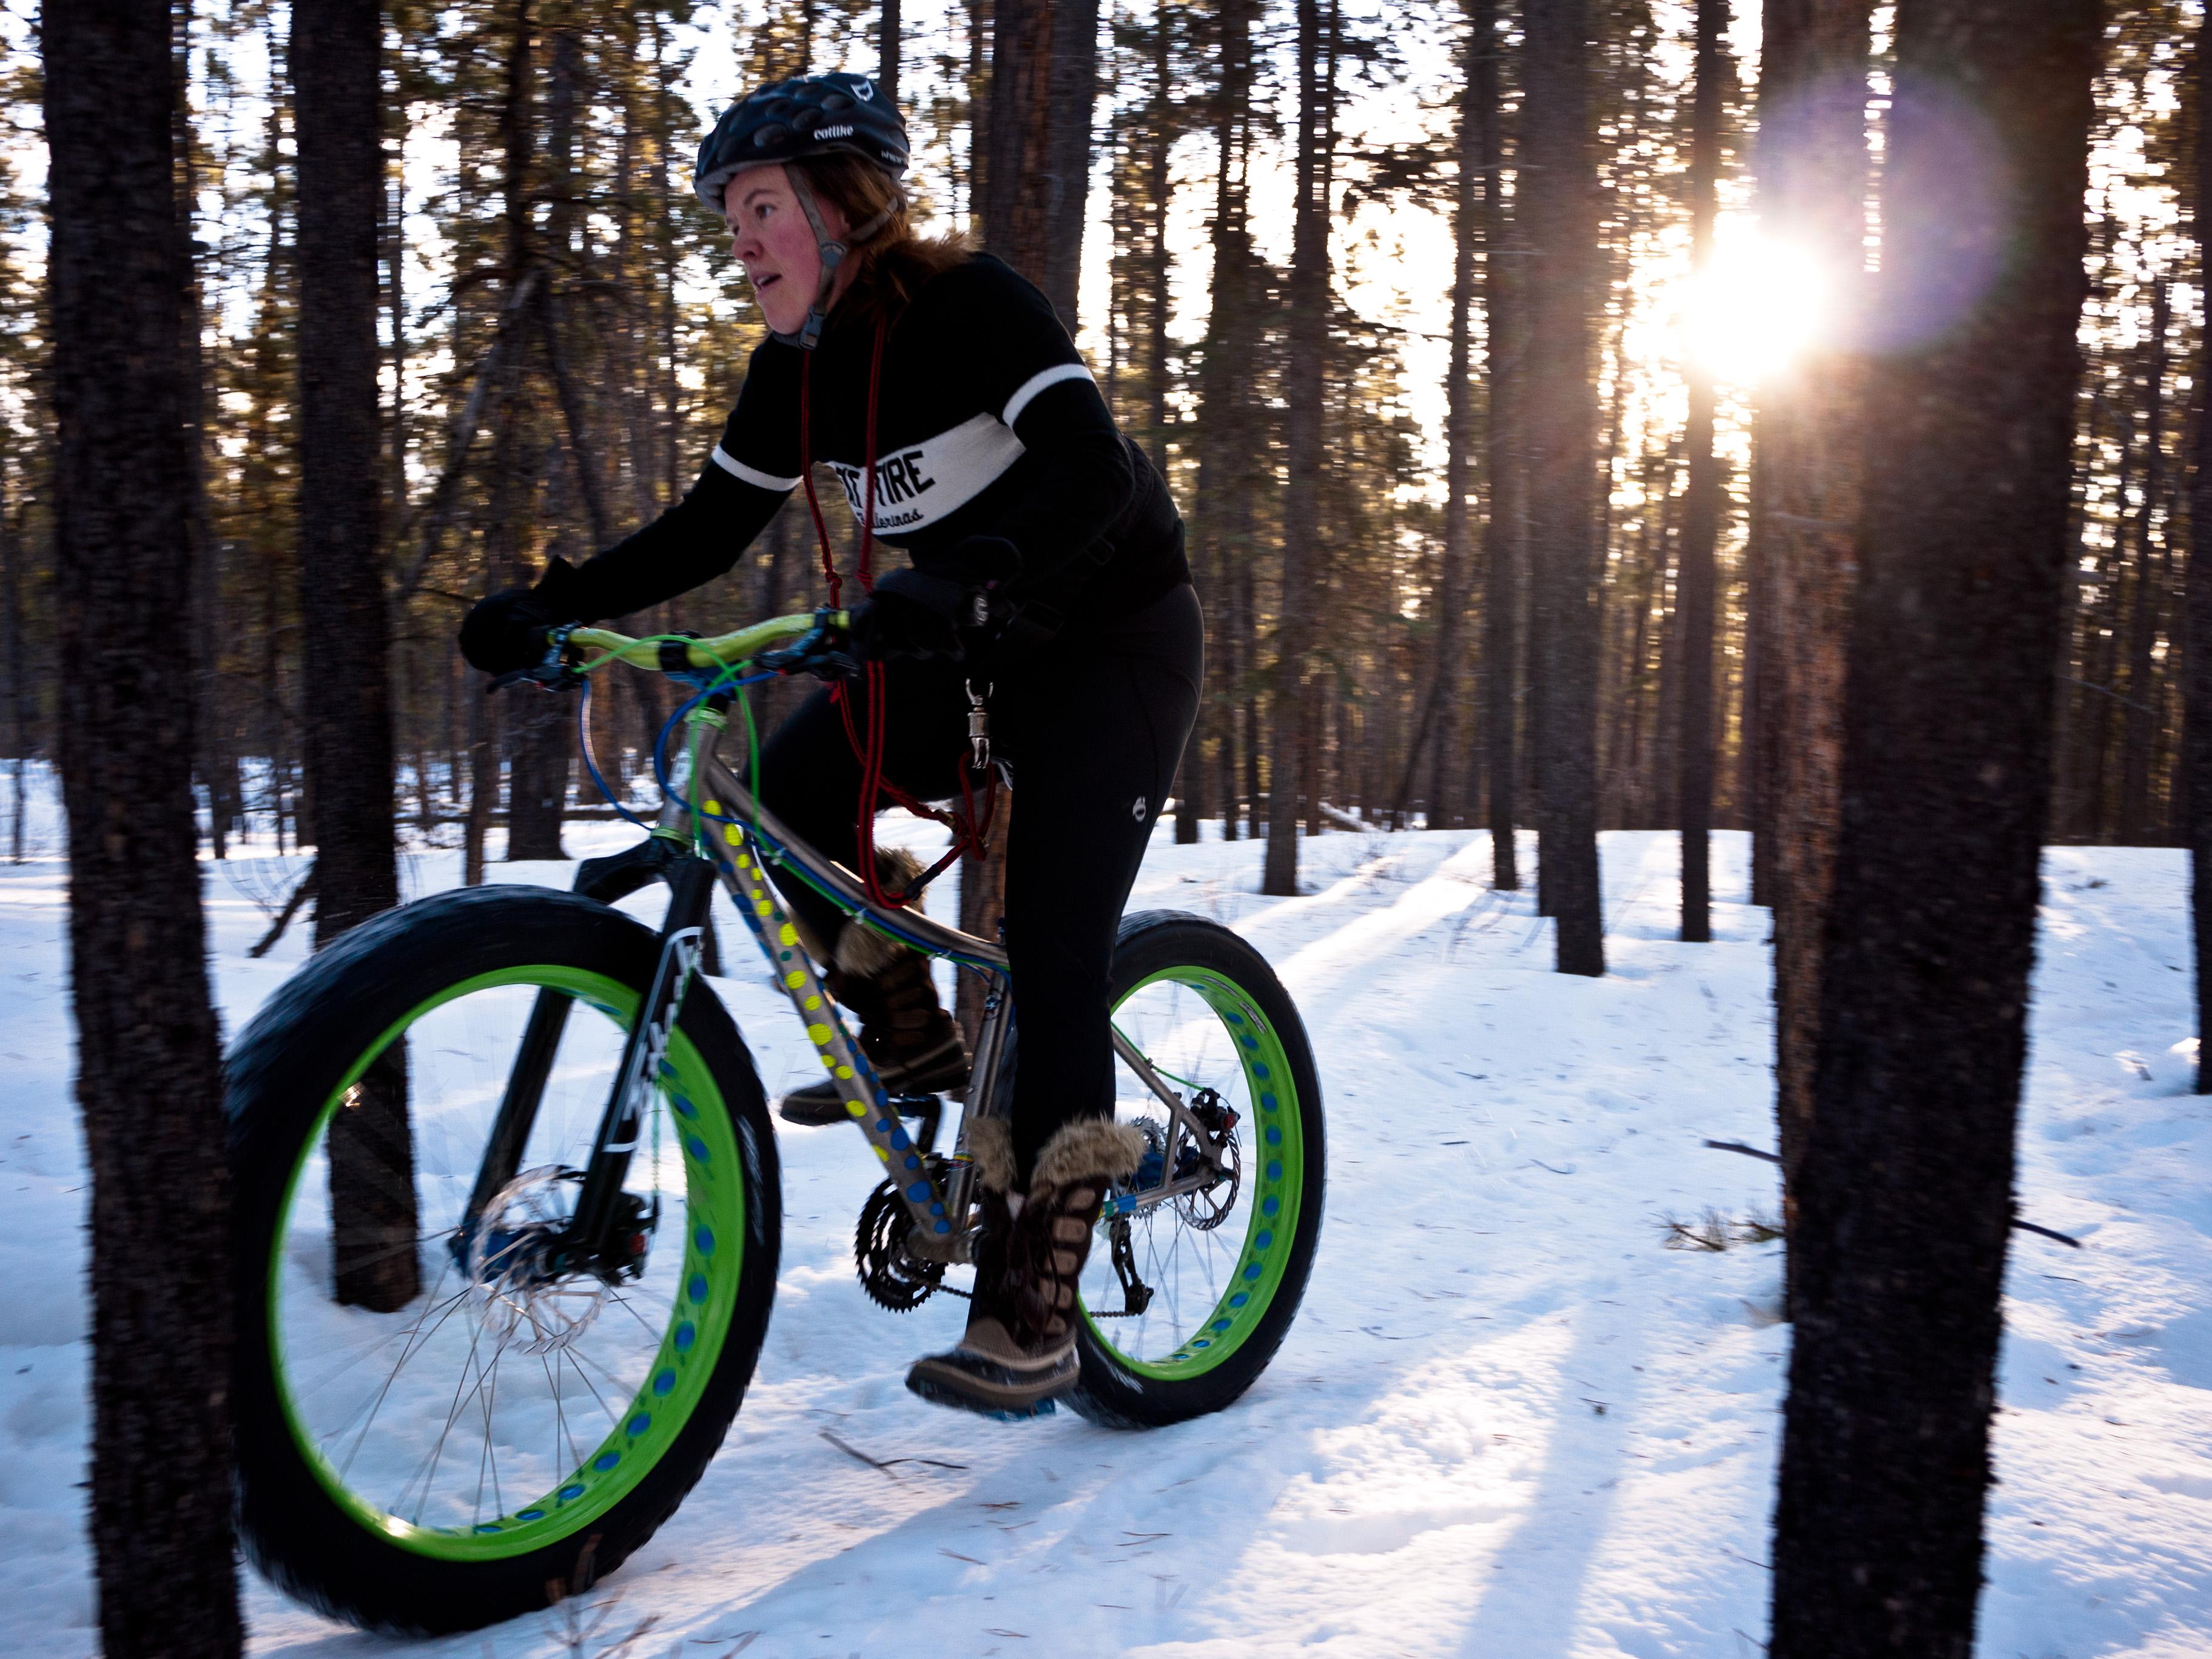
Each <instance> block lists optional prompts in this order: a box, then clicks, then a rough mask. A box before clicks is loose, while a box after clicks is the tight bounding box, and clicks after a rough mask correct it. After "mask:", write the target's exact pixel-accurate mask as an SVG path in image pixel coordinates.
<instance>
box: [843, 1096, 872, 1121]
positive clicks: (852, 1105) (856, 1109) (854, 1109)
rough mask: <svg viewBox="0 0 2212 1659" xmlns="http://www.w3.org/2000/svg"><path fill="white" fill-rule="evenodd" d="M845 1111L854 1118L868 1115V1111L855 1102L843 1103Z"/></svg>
mask: <svg viewBox="0 0 2212 1659" xmlns="http://www.w3.org/2000/svg"><path fill="white" fill-rule="evenodd" d="M845 1109H846V1110H847V1111H848V1112H850V1113H851V1114H852V1115H854V1117H866V1116H867V1115H868V1109H867V1108H866V1106H864V1105H862V1104H861V1103H860V1102H859V1101H857V1100H848V1101H847V1102H846V1103H845Z"/></svg>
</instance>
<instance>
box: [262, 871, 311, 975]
mask: <svg viewBox="0 0 2212 1659" xmlns="http://www.w3.org/2000/svg"><path fill="white" fill-rule="evenodd" d="M314 889H315V866H313V865H312V864H311V865H309V866H307V874H306V875H304V876H302V877H301V878H300V884H299V885H298V886H297V887H295V888H294V889H293V890H292V896H291V897H289V898H288V899H286V900H285V901H284V908H283V909H282V910H281V911H279V912H278V913H277V915H276V921H273V922H271V923H270V925H269V931H268V932H267V933H264V934H263V935H262V936H261V942H260V943H259V944H258V945H255V946H254V947H253V948H252V950H250V951H247V952H246V955H247V956H249V957H252V958H253V959H254V960H255V961H257V962H258V961H259V960H260V959H261V958H262V957H265V956H267V955H268V954H269V952H270V950H271V949H273V948H274V947H275V945H276V941H277V940H278V939H282V938H283V937H284V930H285V929H286V928H288V927H290V926H291V925H292V918H293V917H294V916H296V915H299V914H300V907H301V905H302V904H304V903H306V902H307V896H308V894H310V893H312V892H313V891H314Z"/></svg>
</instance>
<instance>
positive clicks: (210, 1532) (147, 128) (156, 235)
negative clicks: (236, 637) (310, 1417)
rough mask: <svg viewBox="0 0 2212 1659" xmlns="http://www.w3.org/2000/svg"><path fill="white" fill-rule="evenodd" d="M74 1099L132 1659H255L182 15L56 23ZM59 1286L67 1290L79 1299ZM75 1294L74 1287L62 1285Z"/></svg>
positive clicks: (60, 532) (59, 532) (54, 147)
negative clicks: (227, 1119)
mask: <svg viewBox="0 0 2212 1659" xmlns="http://www.w3.org/2000/svg"><path fill="white" fill-rule="evenodd" d="M40 40H41V47H42V52H43V70H44V82H45V86H44V100H45V117H46V144H47V154H48V156H49V169H50V170H49V172H48V174H47V191H48V201H49V204H50V210H51V218H50V225H51V241H50V244H49V250H48V267H47V269H48V276H49V279H50V283H51V288H50V290H49V291H50V294H51V296H52V340H53V355H52V392H53V398H54V410H55V430H56V432H57V435H58V445H57V455H56V472H55V489H54V564H55V570H54V575H55V586H56V589H57V597H58V601H59V603H58V610H59V612H60V620H61V627H60V636H59V641H58V645H59V652H58V655H59V658H60V665H61V685H60V696H59V697H58V707H59V720H60V727H59V732H58V739H59V740H58V743H57V744H56V752H57V753H58V754H59V755H60V756H62V757H64V766H63V776H62V790H63V799H64V805H66V807H67V808H68V812H69V860H70V907H69V933H70V1005H71V1012H72V1014H73V1015H74V1018H75V1019H76V1032H77V1048H76V1066H77V1076H76V1094H77V1101H78V1104H79V1106H80V1108H81V1109H82V1112H83V1115H84V1138H85V1144H86V1146H87V1147H88V1149H89V1152H90V1157H91V1161H92V1206H91V1207H92V1237H93V1240H94V1248H93V1249H92V1252H91V1257H92V1297H93V1353H92V1412H93V1425H92V1481H91V1486H92V1502H91V1517H90V1519H91V1531H92V1541H93V1551H94V1576H95V1579H96V1582H97V1585H98V1590H99V1618H100V1645H101V1648H102V1650H103V1651H104V1652H105V1653H106V1654H107V1655H108V1656H110V1659H138V1656H151V1655H161V1656H164V1659H169V1656H210V1659H213V1656H230V1655H234V1654H236V1653H238V1652H239V1651H240V1644H241V1639H242V1632H241V1627H240V1618H239V1610H238V1583H237V1574H236V1569H235V1566H234V1546H233V1534H232V1531H231V1514H230V1486H231V1465H230V1432H231V1425H230V1421H229V1413H228V1409H227V1407H226V1405H225V1400H226V1395H227V1390H228V1383H229V1367H230V1325H231V1316H230V1284H229V1267H228V1262H229V1234H228V1228H229V1200H230V1194H229V1180H228V1173H227V1171H226V1169H225V1165H224V1158H223V1136H224V1130H223V1122H222V1056H221V1053H220V1050H219V1048H218V1043H217V1037H216V1018H215V1012H214V1009H213V1007H212V1006H210V1001H209V996H208V985H207V975H206V961H207V955H206V952H207V940H206V936H205V933H204V927H203V924H202V920H201V915H200V872H199V863H198V859H197V846H196V843H197V834H196V831H195V828H194V823H193V811H192V790H191V766H192V755H193V743H192V696H191V689H192V688H191V679H190V678H179V676H177V675H176V674H175V673H173V671H172V670H171V667H170V665H169V664H168V663H167V661H166V660H165V659H163V658H162V656H161V653H159V652H158V651H157V650H155V648H154V647H153V642H154V641H159V640H161V639H163V638H165V637H169V636H171V635H173V633H174V631H175V629H176V625H177V621H178V619H179V617H186V616H189V615H190V614H191V452H190V443H191V426H190V415H191V410H190V408H189V387H188V378H189V377H188V375H187V372H186V368H185V362H184V356H183V353H182V351H181V350H180V349H179V348H180V345H181V339H180V330H179V326H178V323H179V315H180V313H181V310H182V307H183V304H184V300H185V287H186V283H188V281H189V269H188V254H187V251H186V248H185V236H184V233H183V227H182V226H181V224H180V223H179V216H178V214H177V210H176V208H177V192H176V178H175V174H174V172H173V166H174V161H175V157H174V155H173V150H172V143H173V139H172V133H171V128H170V114H171V111H172V109H173V106H174V103H175V100H176V99H177V97H178V96H179V88H177V86H176V85H175V82H174V80H173V68H174V66H173V58H172V57H171V52H170V9H169V6H168V4H167V0H67V3H64V4H60V5H48V6H46V8H45V9H44V11H43V14H42V15H41V17H40ZM57 1288H58V1289H59V1288H60V1287H57ZM64 1293H66V1292H65V1291H64Z"/></svg>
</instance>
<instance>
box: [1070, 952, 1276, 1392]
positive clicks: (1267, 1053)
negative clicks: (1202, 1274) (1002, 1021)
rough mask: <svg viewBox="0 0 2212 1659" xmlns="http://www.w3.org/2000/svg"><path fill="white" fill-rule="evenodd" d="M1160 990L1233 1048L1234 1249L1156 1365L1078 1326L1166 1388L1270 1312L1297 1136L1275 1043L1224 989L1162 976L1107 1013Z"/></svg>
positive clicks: (1196, 975) (1214, 1360)
mask: <svg viewBox="0 0 2212 1659" xmlns="http://www.w3.org/2000/svg"><path fill="white" fill-rule="evenodd" d="M1161 983H1171V984H1176V985H1180V986H1182V987H1184V988H1186V989H1188V990H1190V991H1193V992H1195V993H1196V994H1197V995H1198V996H1199V998H1200V1000H1201V1001H1203V1002H1204V1003H1205V1004H1206V1006H1207V1007H1209V1008H1211V1009H1212V1011H1213V1012H1214V1013H1215V1014H1217V1015H1218V1016H1219V1018H1221V1020H1222V1022H1223V1024H1225V1025H1226V1026H1227V1028H1228V1030H1229V1031H1230V1034H1231V1036H1233V1037H1234V1038H1235V1039H1236V1042H1237V1060H1238V1061H1239V1062H1240V1064H1241V1065H1242V1066H1243V1071H1244V1082H1245V1087H1246V1089H1247V1090H1248V1091H1249V1097H1250V1100H1251V1103H1252V1106H1253V1115H1252V1117H1253V1146H1252V1154H1253V1155H1252V1158H1251V1165H1250V1167H1249V1169H1248V1170H1246V1172H1245V1174H1246V1179H1247V1182H1249V1191H1250V1194H1251V1212H1250V1214H1249V1217H1248V1218H1247V1220H1246V1223H1245V1232H1244V1243H1243V1246H1242V1248H1241V1249H1239V1250H1238V1251H1237V1266H1236V1268H1235V1271H1234V1272H1233V1273H1231V1276H1230V1280H1229V1288H1228V1290H1226V1291H1224V1292H1223V1294H1222V1296H1221V1297H1220V1298H1219V1299H1218V1300H1217V1301H1216V1302H1215V1304H1213V1307H1212V1310H1210V1311H1209V1312H1208V1313H1207V1314H1206V1317H1205V1318H1204V1319H1202V1320H1200V1321H1198V1322H1196V1323H1195V1324H1194V1326H1193V1327H1192V1328H1191V1329H1190V1330H1189V1331H1188V1333H1187V1334H1185V1335H1184V1336H1183V1339H1182V1342H1181V1343H1180V1344H1178V1345H1177V1346H1176V1349H1175V1351H1174V1352H1172V1353H1170V1354H1168V1355H1167V1356H1166V1357H1165V1358H1160V1359H1138V1358H1133V1357H1132V1356H1131V1355H1129V1354H1127V1353H1124V1352H1122V1351H1121V1349H1120V1348H1118V1347H1115V1346H1114V1341H1113V1339H1112V1338H1111V1337H1109V1335H1107V1334H1106V1332H1105V1331H1104V1329H1103V1328H1101V1326H1100V1325H1099V1323H1098V1322H1097V1320H1095V1319H1092V1318H1091V1310H1089V1309H1087V1308H1086V1309H1085V1310H1084V1314H1083V1317H1084V1320H1085V1323H1087V1324H1088V1325H1089V1326H1090V1327H1091V1334H1092V1335H1093V1336H1095V1337H1096V1338H1097V1340H1098V1341H1099V1343H1100V1345H1101V1346H1103V1347H1105V1348H1106V1349H1107V1350H1108V1351H1109V1352H1111V1353H1112V1354H1113V1355H1114V1358H1115V1361H1116V1362H1117V1363H1118V1364H1121V1365H1122V1366H1124V1367H1126V1368H1127V1370H1131V1371H1133V1372H1134V1373H1135V1374H1136V1375H1138V1376H1145V1377H1152V1378H1154V1379H1157V1380H1158V1381H1161V1382H1174V1381H1176V1380H1178V1379H1182V1378H1188V1377H1195V1376H1204V1375H1205V1374H1206V1372H1208V1371H1210V1370H1213V1369H1214V1368H1215V1367H1216V1366H1218V1365H1220V1364H1223V1363H1224V1362H1225V1361H1226V1360H1227V1359H1228V1358H1229V1357H1230V1356H1231V1354H1233V1353H1235V1352H1237V1349H1239V1348H1240V1347H1242V1346H1243V1345H1244V1343H1245V1340H1246V1339H1248V1338H1249V1337H1250V1335H1251V1334H1252V1333H1253V1332H1254V1331H1255V1330H1256V1329H1258V1328H1259V1326H1260V1323H1261V1320H1262V1319H1263V1318H1264V1317H1265V1316H1266V1315H1267V1310H1268V1309H1269V1308H1270V1307H1271V1306H1273V1304H1274V1300H1275V1292H1276V1291H1278V1290H1279V1289H1280V1288H1281V1286H1282V1283H1283V1275H1284V1273H1286V1272H1287V1271H1289V1268H1290V1261H1291V1241H1292V1240H1293V1239H1295V1238H1296V1237H1297V1231H1298V1202H1299V1196H1300V1194H1302V1193H1303V1192H1304V1189H1305V1185H1304V1182H1305V1133H1304V1119H1303V1118H1301V1117H1300V1115H1299V1112H1298V1085H1297V1077H1296V1076H1295V1075H1294V1074H1293V1073H1291V1064H1290V1056H1289V1055H1288V1054H1285V1052H1284V1049H1283V1042H1282V1038H1281V1037H1280V1036H1278V1035H1277V1033H1276V1031H1275V1028H1274V1026H1273V1024H1271V1023H1270V1022H1269V1020H1268V1019H1267V1016H1266V1015H1264V1014H1262V1013H1261V1012H1260V1010H1259V1009H1258V1008H1257V1007H1256V1006H1254V1004H1253V1002H1252V1000H1251V999H1250V998H1249V997H1248V996H1246V995H1245V994H1244V993H1243V991H1241V990H1239V989H1238V988H1237V985H1236V984H1235V983H1234V982H1233V981H1231V980H1228V979H1226V978H1225V977H1223V976H1222V975H1219V974H1217V973H1214V972H1212V970H1210V969H1203V968H1168V969H1162V970H1161V971H1160V972H1158V973H1157V974H1152V975H1148V976H1147V977H1146V978H1144V979H1141V980H1139V981H1137V983H1136V984H1134V985H1133V986H1131V987H1129V990H1128V994H1127V996H1124V997H1123V998H1122V999H1121V1002H1120V1003H1116V1004H1115V1011H1116V1012H1119V1011H1120V1009H1121V1006H1123V1004H1126V1003H1127V1001H1128V1000H1129V998H1130V997H1133V996H1135V995H1136V994H1137V993H1138V992H1139V991H1141V990H1143V989H1144V988H1145V987H1146V986H1148V985H1158V984H1161Z"/></svg>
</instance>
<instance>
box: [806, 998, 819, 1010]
mask: <svg viewBox="0 0 2212 1659" xmlns="http://www.w3.org/2000/svg"><path fill="white" fill-rule="evenodd" d="M820 1006H822V999H821V998H820V997H809V998H807V999H806V1012H809V1013H812V1012H814V1011H815V1010H816V1009H817V1008H819V1007H820Z"/></svg>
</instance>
